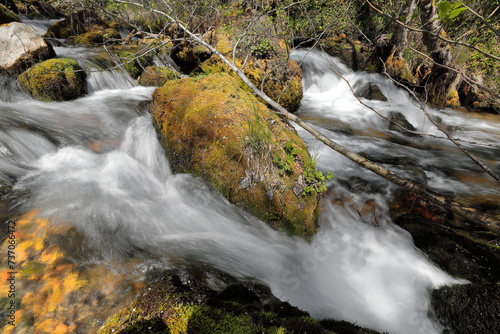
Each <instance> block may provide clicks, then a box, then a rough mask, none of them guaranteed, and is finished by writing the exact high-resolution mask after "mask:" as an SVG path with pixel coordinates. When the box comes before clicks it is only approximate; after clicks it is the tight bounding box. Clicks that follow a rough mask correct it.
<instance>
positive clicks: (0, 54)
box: [0, 22, 55, 76]
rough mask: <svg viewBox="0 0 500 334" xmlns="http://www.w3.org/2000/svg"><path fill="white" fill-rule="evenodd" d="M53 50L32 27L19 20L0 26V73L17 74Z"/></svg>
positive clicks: (48, 56) (43, 58)
mask: <svg viewBox="0 0 500 334" xmlns="http://www.w3.org/2000/svg"><path fill="white" fill-rule="evenodd" d="M53 57H55V52H54V49H53V48H52V46H50V44H47V42H45V40H44V39H43V37H42V35H40V33H39V32H38V31H36V30H35V29H34V28H32V27H30V26H28V25H26V24H24V23H19V22H12V23H10V24H6V25H2V26H0V74H8V75H13V76H15V75H18V74H19V73H21V72H22V71H24V70H26V69H27V68H29V67H31V66H33V65H34V64H36V63H38V62H40V61H43V60H46V59H49V58H53Z"/></svg>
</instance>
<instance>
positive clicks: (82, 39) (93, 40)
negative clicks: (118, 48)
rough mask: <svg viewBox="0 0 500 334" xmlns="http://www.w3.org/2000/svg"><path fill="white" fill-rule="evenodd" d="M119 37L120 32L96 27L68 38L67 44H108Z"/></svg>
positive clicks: (115, 41) (113, 42)
mask: <svg viewBox="0 0 500 334" xmlns="http://www.w3.org/2000/svg"><path fill="white" fill-rule="evenodd" d="M120 39H121V36H120V33H119V32H118V31H116V30H115V29H112V28H107V29H96V30H91V31H88V32H86V33H83V34H80V35H78V36H75V37H71V38H68V39H67V40H66V44H68V45H105V44H106V45H110V44H116V43H117V41H118V40H120Z"/></svg>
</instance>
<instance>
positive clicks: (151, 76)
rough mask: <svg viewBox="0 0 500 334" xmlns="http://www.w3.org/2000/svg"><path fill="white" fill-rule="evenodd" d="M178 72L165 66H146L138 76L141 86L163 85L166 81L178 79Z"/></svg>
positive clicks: (179, 76)
mask: <svg viewBox="0 0 500 334" xmlns="http://www.w3.org/2000/svg"><path fill="white" fill-rule="evenodd" d="M180 78H181V75H180V73H179V72H177V71H175V70H172V69H170V68H167V67H160V66H148V67H146V69H145V70H144V72H142V74H141V76H140V77H139V85H141V86H158V87H160V86H163V85H164V84H165V83H166V82H167V81H170V80H175V79H180Z"/></svg>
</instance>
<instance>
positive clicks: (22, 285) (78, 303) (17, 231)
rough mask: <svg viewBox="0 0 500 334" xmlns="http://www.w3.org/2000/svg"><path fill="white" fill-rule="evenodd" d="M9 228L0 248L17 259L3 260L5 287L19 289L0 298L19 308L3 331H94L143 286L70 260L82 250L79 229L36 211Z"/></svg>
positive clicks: (2, 285) (0, 270) (3, 305)
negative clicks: (50, 219)
mask: <svg viewBox="0 0 500 334" xmlns="http://www.w3.org/2000/svg"><path fill="white" fill-rule="evenodd" d="M8 226H9V227H7V228H8V230H7V231H4V232H7V238H6V239H4V241H3V242H2V244H0V247H1V248H2V250H3V249H5V250H6V251H7V249H9V250H11V252H12V253H11V254H13V256H14V257H13V258H11V262H7V261H3V262H2V263H1V267H0V276H1V277H2V280H1V283H0V288H2V291H9V289H10V285H13V286H14V292H13V294H12V295H11V297H8V296H5V297H7V298H3V299H1V300H0V307H1V308H2V309H6V308H7V307H8V306H9V305H12V304H13V305H14V310H15V311H14V318H9V317H5V318H3V319H1V321H0V328H2V333H6V334H7V333H14V332H16V333H22V332H35V333H40V334H44V333H51V334H54V333H61V334H62V333H74V332H85V333H89V332H91V331H92V330H94V329H95V327H96V326H97V325H98V324H99V321H102V320H103V319H106V317H107V316H109V315H110V314H113V313H114V312H116V311H117V310H118V309H120V307H123V306H124V305H126V303H128V302H129V300H130V298H132V296H133V293H134V291H136V290H137V289H138V288H139V287H140V286H141V283H139V284H136V283H129V282H128V281H127V280H128V278H124V277H120V276H118V275H115V274H114V273H112V272H111V271H109V270H108V268H106V267H105V266H100V265H96V264H93V265H78V264H77V263H75V262H73V261H70V259H74V258H75V256H76V257H78V256H79V255H78V254H80V253H81V250H82V249H83V247H82V238H81V235H79V234H78V233H77V232H76V231H75V229H74V227H71V226H60V225H59V226H54V225H52V224H51V223H50V222H49V221H48V220H46V219H42V218H39V217H38V216H37V213H36V212H34V211H33V212H29V213H27V214H24V215H23V216H21V217H19V218H18V219H13V220H11V221H10V222H9V223H8ZM12 277H14V280H13V282H9V281H8V280H7V278H11V279H12ZM4 278H5V279H4ZM11 283H13V284H11ZM9 321H14V324H15V326H12V325H11V324H9V323H8V322H9ZM14 329H15V331H14Z"/></svg>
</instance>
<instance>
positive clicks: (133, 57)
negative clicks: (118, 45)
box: [116, 51, 152, 79]
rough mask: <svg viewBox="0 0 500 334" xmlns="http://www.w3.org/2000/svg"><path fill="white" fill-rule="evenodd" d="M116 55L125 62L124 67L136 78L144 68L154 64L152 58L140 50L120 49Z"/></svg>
mask: <svg viewBox="0 0 500 334" xmlns="http://www.w3.org/2000/svg"><path fill="white" fill-rule="evenodd" d="M116 55H117V56H118V58H119V59H120V61H121V62H122V63H123V67H125V69H126V70H127V72H128V73H129V74H130V76H131V77H132V78H134V79H137V78H138V77H139V75H141V73H142V72H143V71H144V69H145V68H146V67H148V66H150V65H151V64H152V60H151V58H150V57H148V56H144V55H141V53H140V52H138V53H132V52H129V51H120V52H118V53H117V54H116Z"/></svg>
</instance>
